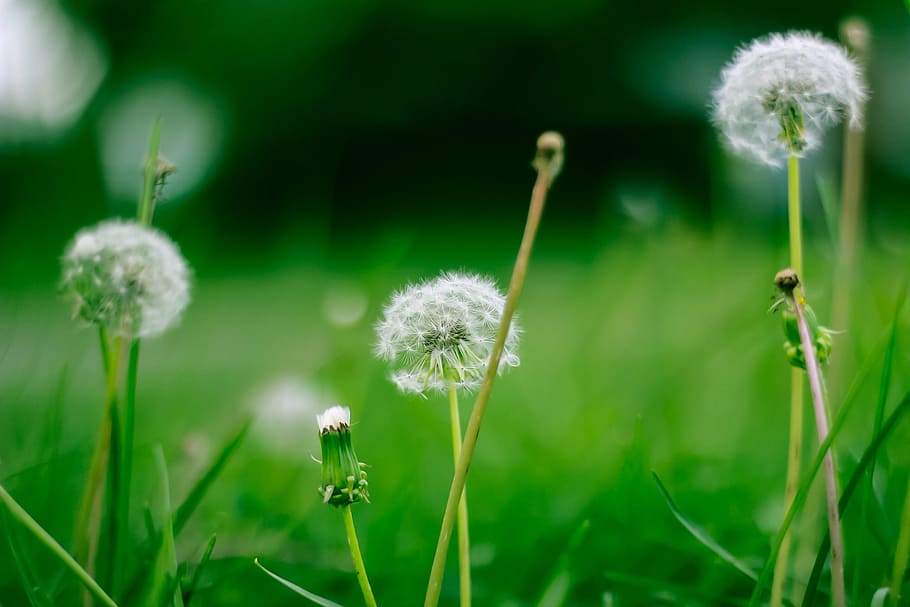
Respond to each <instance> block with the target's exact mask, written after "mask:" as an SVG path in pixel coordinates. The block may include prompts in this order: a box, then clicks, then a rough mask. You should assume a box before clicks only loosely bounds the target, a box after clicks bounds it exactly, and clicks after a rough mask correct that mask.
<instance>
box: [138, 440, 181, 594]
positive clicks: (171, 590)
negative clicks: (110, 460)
mask: <svg viewBox="0 0 910 607" xmlns="http://www.w3.org/2000/svg"><path fill="white" fill-rule="evenodd" d="M155 462H156V463H157V465H158V476H159V479H160V480H159V482H160V483H161V513H162V517H163V519H162V522H161V533H160V538H161V539H160V543H159V544H158V551H157V554H156V555H155V560H154V562H153V563H152V567H151V571H150V572H149V577H148V583H147V590H146V591H145V592H143V602H142V605H143V606H144V607H160V606H161V605H168V606H169V607H184V606H183V595H182V593H181V592H180V579H179V578H178V576H177V551H176V548H175V546H174V528H173V524H174V515H173V512H172V511H171V491H170V479H169V477H168V472H167V462H166V461H165V459H164V451H163V450H162V448H161V446H160V445H158V446H157V447H156V448H155Z"/></svg>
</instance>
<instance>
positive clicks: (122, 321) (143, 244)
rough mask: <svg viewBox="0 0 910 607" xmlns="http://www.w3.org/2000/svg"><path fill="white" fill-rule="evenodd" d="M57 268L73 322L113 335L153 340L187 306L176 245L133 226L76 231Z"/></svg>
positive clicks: (117, 223)
mask: <svg viewBox="0 0 910 607" xmlns="http://www.w3.org/2000/svg"><path fill="white" fill-rule="evenodd" d="M62 265H63V277H62V281H61V287H62V290H63V292H64V294H65V296H66V297H67V298H68V299H70V300H71V301H72V302H73V308H74V309H73V315H74V317H76V318H80V319H82V320H83V321H85V322H87V323H89V324H92V325H96V326H99V327H103V328H105V329H107V330H108V331H109V332H111V333H112V334H115V335H121V336H124V337H154V336H156V335H159V334H161V333H163V332H164V331H165V330H167V329H168V328H170V327H172V326H174V325H175V324H177V322H178V321H179V320H180V315H181V314H182V312H183V310H184V308H186V306H187V304H188V303H189V300H190V295H189V269H188V267H187V264H186V261H185V260H184V259H183V257H182V256H181V255H180V251H179V249H178V248H177V245H175V244H174V243H173V242H172V241H171V240H170V239H169V238H168V237H167V236H165V235H164V234H162V233H161V232H158V231H157V230H154V229H152V228H148V227H145V226H142V225H140V224H138V223H136V222H128V221H121V220H112V221H105V222H103V223H100V224H98V225H97V226H94V227H92V228H86V229H83V230H81V231H79V232H78V233H77V234H76V236H75V237H74V238H73V241H72V242H71V243H70V245H69V246H68V247H67V249H66V251H65V252H64V255H63V261H62Z"/></svg>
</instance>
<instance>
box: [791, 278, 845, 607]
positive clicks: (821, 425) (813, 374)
mask: <svg viewBox="0 0 910 607" xmlns="http://www.w3.org/2000/svg"><path fill="white" fill-rule="evenodd" d="M790 300H791V303H792V304H793V309H794V310H795V311H796V319H797V323H798V325H799V336H800V340H801V341H802V344H803V352H804V353H805V356H806V374H807V375H808V376H809V388H810V392H811V393H812V404H813V407H814V409H815V424H816V427H817V429H818V441H819V443H823V442H824V441H825V440H826V439H827V438H828V435H829V434H830V430H829V428H828V412H827V410H826V408H825V398H824V388H823V387H822V375H821V368H820V367H819V364H818V358H817V357H816V356H815V343H814V341H813V339H812V335H811V334H810V332H809V325H808V323H807V322H806V315H805V313H804V311H803V305H802V303H801V302H800V300H799V298H798V297H794V296H793V294H791V295H790ZM824 466H825V493H826V497H827V502H828V533H829V534H830V536H831V590H832V597H833V599H834V600H833V605H834V607H846V604H847V593H846V587H845V585H844V538H843V530H842V528H841V522H840V515H839V513H838V510H837V475H836V474H835V465H834V450H833V449H830V450H829V451H828V452H827V453H826V454H825V462H824Z"/></svg>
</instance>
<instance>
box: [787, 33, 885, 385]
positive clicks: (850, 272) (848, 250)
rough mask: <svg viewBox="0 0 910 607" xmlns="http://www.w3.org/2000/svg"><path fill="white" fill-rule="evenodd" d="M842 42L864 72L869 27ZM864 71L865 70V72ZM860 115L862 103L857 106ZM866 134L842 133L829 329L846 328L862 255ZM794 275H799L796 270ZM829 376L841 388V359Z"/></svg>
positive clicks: (850, 129) (855, 127)
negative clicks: (840, 174)
mask: <svg viewBox="0 0 910 607" xmlns="http://www.w3.org/2000/svg"><path fill="white" fill-rule="evenodd" d="M841 39H842V40H843V42H844V43H845V44H846V46H847V48H849V49H850V51H851V53H852V55H853V57H854V58H855V59H856V61H857V62H858V63H859V64H860V65H861V66H862V67H863V68H865V65H866V61H867V59H868V56H869V26H868V25H867V24H866V22H865V21H863V20H862V19H859V18H851V19H848V20H846V21H844V22H843V23H842V24H841ZM864 71H865V70H864ZM860 104H861V105H860V106H859V107H860V111H861V112H862V111H863V109H864V107H865V100H862V101H861V102H860ZM865 140H866V131H865V129H864V128H863V125H862V124H852V125H847V128H846V129H845V130H844V156H843V177H842V181H841V209H840V221H839V222H838V227H839V229H838V243H837V253H838V255H837V271H836V272H835V273H834V285H833V289H832V290H833V296H832V306H831V326H832V327H833V328H835V329H842V328H844V327H846V326H847V325H848V319H849V313H850V292H851V290H852V284H853V281H854V279H855V267H856V263H857V259H858V257H859V255H860V253H861V251H862V236H861V235H862V226H863V199H862V191H863V154H864V149H865ZM797 271H799V270H798V269H797ZM832 366H833V368H832V369H831V375H832V376H833V382H834V384H835V386H834V387H835V389H837V388H838V386H841V385H843V377H842V376H843V369H844V357H843V356H837V357H835V358H834V360H833V361H832Z"/></svg>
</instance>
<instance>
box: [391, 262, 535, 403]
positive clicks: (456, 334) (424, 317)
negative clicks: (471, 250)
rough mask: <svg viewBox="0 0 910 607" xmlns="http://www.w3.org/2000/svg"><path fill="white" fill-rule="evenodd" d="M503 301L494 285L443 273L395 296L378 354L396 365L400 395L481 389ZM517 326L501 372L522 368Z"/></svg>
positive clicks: (394, 378) (511, 331)
mask: <svg viewBox="0 0 910 607" xmlns="http://www.w3.org/2000/svg"><path fill="white" fill-rule="evenodd" d="M504 306H505V297H504V296H503V295H502V294H501V293H500V292H499V290H498V289H497V288H496V286H495V285H494V284H493V282H492V281H490V280H487V279H485V278H482V277H480V276H475V275H466V274H454V273H453V274H443V275H442V276H440V277H438V278H435V279H433V280H430V281H427V282H423V283H420V284H417V285H411V286H409V287H407V288H406V289H404V290H403V291H400V292H398V293H396V294H395V295H394V296H393V297H392V300H391V302H389V304H388V305H387V306H386V307H385V310H384V312H383V318H382V320H381V321H380V322H379V324H378V325H377V326H376V335H377V338H378V339H377V344H376V354H377V355H378V356H379V357H380V358H382V359H384V360H388V361H390V362H392V363H393V365H394V366H395V369H394V371H393V372H392V376H391V379H392V381H393V382H394V383H395V385H396V386H398V388H399V389H400V390H401V391H402V392H414V393H417V394H424V393H425V392H426V391H428V390H436V391H438V392H445V391H446V390H447V389H448V386H449V384H450V383H451V384H453V385H454V386H455V387H456V388H465V389H472V388H476V387H477V386H478V385H480V382H481V380H482V379H483V376H484V373H486V368H487V364H488V362H489V359H490V355H491V354H492V351H493V344H494V342H495V341H496V332H497V330H498V328H499V322H500V319H501V318H502V311H503V307H504ZM518 338H519V329H518V327H517V326H516V324H515V322H514V321H513V322H512V324H511V325H510V328H509V334H508V337H507V338H506V342H505V348H504V349H503V352H502V356H501V358H500V361H499V367H498V369H497V371H498V372H502V371H503V370H504V369H505V368H507V367H516V366H518V364H519V362H520V361H519V358H518V354H517V353H516V350H517V348H518Z"/></svg>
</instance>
